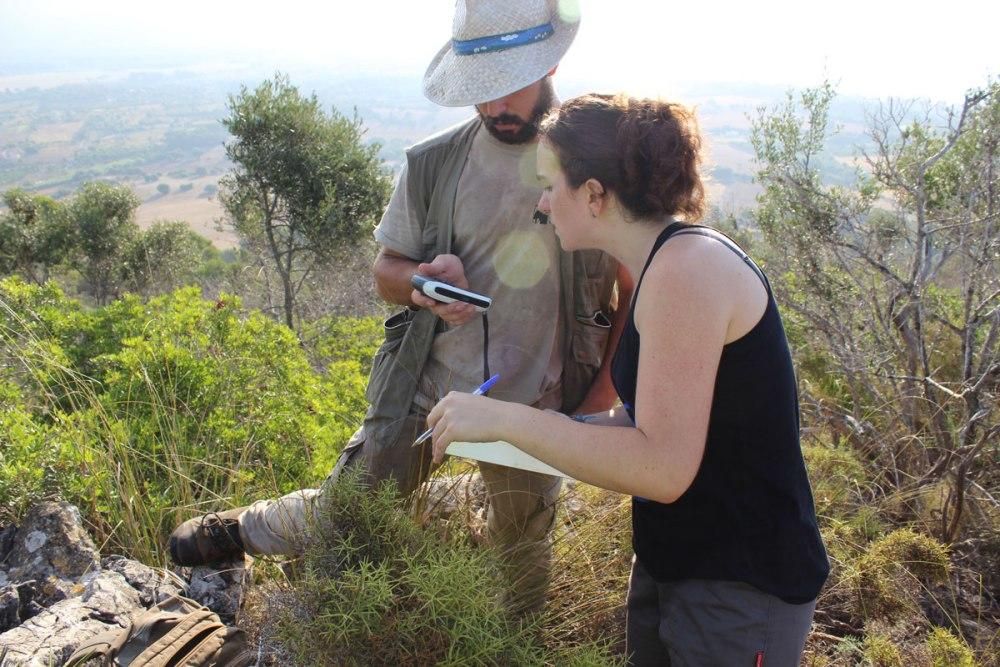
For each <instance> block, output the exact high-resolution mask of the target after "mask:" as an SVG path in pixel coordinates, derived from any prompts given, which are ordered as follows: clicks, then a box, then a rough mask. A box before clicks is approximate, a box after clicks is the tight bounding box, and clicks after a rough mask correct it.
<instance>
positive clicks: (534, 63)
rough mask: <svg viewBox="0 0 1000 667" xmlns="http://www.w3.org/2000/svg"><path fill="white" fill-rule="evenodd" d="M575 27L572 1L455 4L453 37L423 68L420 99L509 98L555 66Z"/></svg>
mask: <svg viewBox="0 0 1000 667" xmlns="http://www.w3.org/2000/svg"><path fill="white" fill-rule="evenodd" d="M560 5H562V11H560ZM579 25H580V15H579V11H578V10H577V3H576V2H575V1H574V0H458V2H457V3H456V5H455V20H454V23H453V24H452V39H451V41H449V42H448V43H447V44H445V45H444V48H442V49H441V50H440V51H438V54H437V55H436V56H434V60H432V61H431V64H430V66H429V67H428V68H427V72H426V73H425V74H424V95H426V96H427V98H428V99H429V100H431V101H432V102H436V103H438V104H440V105H442V106H446V107H464V106H470V105H473V104H480V103H482V102H489V101H491V100H496V99H499V98H501V97H504V96H506V95H509V94H510V93H513V92H514V91H517V90H520V89H521V88H524V87H525V86H527V85H529V84H532V83H534V82H535V81H538V80H539V79H541V78H543V77H544V76H545V75H546V74H547V73H548V72H549V70H551V69H552V68H553V67H555V66H556V65H558V64H559V60H560V59H561V58H562V57H563V55H564V54H565V53H566V50H567V49H569V45H570V44H571V43H572V42H573V38H574V37H575V36H576V30H577V28H578V27H579Z"/></svg>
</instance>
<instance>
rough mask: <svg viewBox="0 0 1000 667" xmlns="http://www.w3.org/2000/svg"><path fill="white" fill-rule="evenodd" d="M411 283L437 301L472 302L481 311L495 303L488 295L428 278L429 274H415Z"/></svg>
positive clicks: (414, 287)
mask: <svg viewBox="0 0 1000 667" xmlns="http://www.w3.org/2000/svg"><path fill="white" fill-rule="evenodd" d="M410 284H411V285H413V289H415V290H417V291H418V292H420V293H422V294H426V295H427V296H429V297H430V298H432V299H434V300H435V301H440V302H441V303H453V302H455V301H462V302H463V303H471V304H472V305H473V306H475V307H476V310H477V311H478V312H480V313H482V312H484V311H485V310H487V309H488V308H489V307H490V306H491V305H492V304H493V299H491V298H490V297H488V296H484V295H482V294H476V293H475V292H470V291H469V290H465V289H462V288H461V287H455V286H454V285H449V284H448V283H443V282H441V281H440V280H435V279H433V278H428V277H427V276H420V275H414V276H413V277H412V278H410Z"/></svg>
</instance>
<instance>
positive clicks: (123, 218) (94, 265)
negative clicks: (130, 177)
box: [66, 182, 139, 305]
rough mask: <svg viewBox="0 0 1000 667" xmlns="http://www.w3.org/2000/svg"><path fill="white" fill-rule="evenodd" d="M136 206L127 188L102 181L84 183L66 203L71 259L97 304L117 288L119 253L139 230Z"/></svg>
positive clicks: (136, 201) (113, 294)
mask: <svg viewBox="0 0 1000 667" xmlns="http://www.w3.org/2000/svg"><path fill="white" fill-rule="evenodd" d="M137 208H139V199H138V197H136V195H135V193H134V192H133V191H132V189H131V188H129V187H128V186H125V185H114V184H111V183H105V182H91V183H85V184H84V185H83V187H81V188H80V190H79V191H78V192H77V193H76V195H75V196H74V197H73V199H72V200H71V201H70V202H69V203H68V204H67V206H66V212H67V215H68V218H69V222H70V224H71V225H72V227H73V234H74V239H75V242H74V251H73V258H72V260H71V261H72V264H73V265H74V268H76V269H77V270H78V271H79V272H80V275H81V277H82V280H83V289H84V291H86V292H87V293H89V294H90V295H91V296H92V297H94V299H95V300H96V301H97V303H98V304H101V305H103V304H106V303H107V302H108V301H109V300H110V299H112V298H114V297H116V296H117V295H118V292H119V290H120V289H121V286H122V262H123V255H124V252H125V249H126V248H127V247H128V245H129V244H130V243H131V241H132V239H134V238H135V236H136V235H137V234H138V232H139V226H138V225H137V224H136V223H135V212H136V209H137Z"/></svg>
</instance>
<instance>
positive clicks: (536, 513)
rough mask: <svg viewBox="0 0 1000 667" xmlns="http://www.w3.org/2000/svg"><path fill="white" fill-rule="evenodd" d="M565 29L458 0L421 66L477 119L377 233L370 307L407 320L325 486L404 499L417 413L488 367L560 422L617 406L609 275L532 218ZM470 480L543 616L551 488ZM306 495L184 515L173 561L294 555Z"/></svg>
mask: <svg viewBox="0 0 1000 667" xmlns="http://www.w3.org/2000/svg"><path fill="white" fill-rule="evenodd" d="M577 27H578V22H577V20H576V19H575V18H574V19H573V20H564V19H563V18H562V17H561V16H560V13H559V11H558V2H557V0H488V1H487V0H479V1H477V2H471V1H468V0H459V2H458V5H457V7H456V15H455V21H454V25H453V36H454V38H453V39H452V40H451V41H450V42H449V43H448V44H446V45H445V47H444V48H443V49H441V51H440V52H439V53H438V54H437V56H436V57H435V58H434V60H433V61H432V62H431V64H430V67H429V68H428V70H427V73H426V75H425V77H424V92H425V94H426V95H427V97H428V98H429V99H431V100H432V101H434V102H436V103H438V104H441V105H445V106H469V105H474V106H475V107H476V110H477V112H478V113H477V115H476V117H474V118H473V119H471V120H470V121H468V122H466V123H463V124H461V125H459V126H456V127H454V128H451V129H449V130H445V131H444V132H442V133H440V134H438V135H435V136H433V137H431V138H429V139H427V140H425V141H423V142H421V143H419V144H417V145H416V146H413V147H411V148H410V149H409V150H408V151H407V162H406V166H405V167H404V169H403V171H402V172H401V174H400V178H399V180H398V182H397V184H396V188H395V191H394V193H393V195H392V198H391V200H390V203H389V206H388V208H387V209H386V211H385V214H384V216H383V218H382V221H381V222H380V223H379V225H378V227H377V228H376V230H375V238H376V240H377V241H378V242H379V244H380V252H379V254H378V257H377V258H376V260H375V265H374V276H375V283H376V287H377V289H378V291H379V294H381V295H382V297H383V298H385V299H386V300H387V301H390V302H392V303H396V304H399V305H403V306H406V307H407V308H406V309H405V310H403V311H402V312H400V313H398V314H396V315H394V316H393V317H391V318H389V320H387V321H386V341H385V343H384V344H383V345H382V348H381V349H380V350H379V352H378V354H377V355H376V358H375V360H374V362H373V371H372V376H371V379H370V382H369V387H368V392H367V397H368V400H369V402H370V404H371V405H370V408H369V410H368V413H367V415H366V417H365V422H364V424H363V425H362V427H361V429H359V430H358V432H357V433H356V434H355V435H354V437H353V438H352V439H351V441H350V442H349V443H348V444H347V446H346V447H345V449H344V451H343V453H342V454H341V457H340V460H339V462H338V464H337V466H336V468H335V469H334V471H333V473H332V474H331V475H330V477H329V478H328V479H327V481H326V482H325V484H334V483H336V480H337V479H338V477H339V474H340V472H341V471H342V470H343V469H344V468H345V467H348V466H354V465H362V466H363V467H364V469H365V471H366V473H367V475H368V479H370V480H372V481H373V482H377V481H380V480H383V479H389V478H392V479H393V480H395V482H396V484H397V486H398V488H399V490H400V492H401V493H403V494H409V493H411V492H412V491H413V490H414V489H415V488H416V487H417V486H418V485H419V484H420V483H422V482H423V481H424V480H425V479H426V478H427V475H428V474H429V472H430V452H431V443H430V442H429V441H428V442H426V443H425V444H424V445H423V446H422V447H412V446H411V445H412V444H413V442H414V439H415V438H416V437H417V435H418V434H419V433H421V432H422V431H423V430H424V429H425V417H426V415H427V413H428V412H429V411H430V409H431V408H432V407H433V406H434V404H435V403H436V402H437V401H438V400H439V399H440V398H441V397H442V396H444V395H445V394H446V393H447V392H448V391H450V390H460V391H471V390H473V389H474V388H475V387H476V386H478V385H479V384H480V382H482V380H483V379H484V374H485V373H486V371H487V370H491V371H492V372H493V373H498V374H499V375H500V378H501V379H500V382H499V383H498V384H497V385H496V387H495V388H494V389H493V390H492V391H491V394H490V395H491V396H493V397H495V398H500V399H503V400H510V401H517V402H520V403H524V404H527V405H534V406H537V407H541V408H549V409H553V410H560V411H563V412H566V413H568V414H572V413H575V412H580V413H589V412H597V411H601V410H607V409H608V408H610V407H611V405H612V404H613V403H614V401H615V398H616V396H615V393H614V389H613V388H612V386H611V383H610V376H609V374H608V372H607V368H606V364H607V363H609V361H610V360H609V356H610V355H608V354H606V352H607V350H608V349H610V346H611V345H612V344H613V341H614V339H615V336H614V335H610V336H609V333H610V332H611V329H612V328H613V327H612V325H611V321H610V319H609V318H610V317H614V318H615V320H616V325H618V326H616V327H614V328H615V329H616V330H617V329H620V328H621V324H623V321H622V322H619V320H623V315H624V313H625V312H626V311H627V308H621V309H618V310H616V311H613V310H612V309H611V304H612V301H613V287H614V281H615V276H616V271H617V265H616V263H615V262H614V261H613V260H612V259H611V258H610V257H609V256H607V255H604V254H602V253H599V252H595V251H587V252H578V253H572V254H569V253H564V252H562V251H561V249H560V247H559V241H558V239H557V238H556V236H555V233H554V231H553V229H552V226H551V225H549V224H547V218H546V217H545V216H544V215H543V214H541V213H540V212H539V211H538V210H537V208H536V204H537V202H538V199H539V196H540V194H541V188H540V186H539V184H538V183H537V180H536V177H535V148H536V145H537V138H536V134H537V131H538V123H539V121H540V120H541V118H542V116H543V115H544V114H545V113H546V112H547V111H548V110H549V109H550V108H551V107H552V105H553V104H554V101H555V98H554V93H553V90H552V83H551V75H552V73H553V72H554V71H555V68H556V66H557V65H558V63H559V60H560V59H561V58H562V56H563V55H564V54H565V52H566V50H567V49H568V48H569V45H570V43H571V42H572V40H573V38H574V36H575V34H576V30H577ZM414 274H420V275H425V276H430V277H433V278H436V279H438V280H441V281H444V282H447V283H450V284H452V285H455V286H458V287H463V288H469V289H472V290H474V291H477V292H480V293H483V294H486V295H489V296H490V297H492V298H493V306H492V307H491V309H490V311H489V320H488V323H487V320H486V319H485V318H483V320H482V326H478V324H477V322H475V320H476V319H477V318H476V312H475V310H474V308H473V307H472V306H470V305H468V304H463V303H452V304H441V303H438V302H436V301H434V300H433V299H430V298H428V297H427V296H425V295H423V294H420V293H418V292H416V291H415V290H413V289H412V287H411V286H410V278H411V277H412V276H413V275H414ZM620 282H621V283H622V284H621V285H620V292H621V293H620V294H619V295H618V297H619V298H621V299H623V303H626V304H627V302H628V301H627V299H628V296H629V295H628V292H627V289H630V286H626V285H625V284H624V283H625V282H626V281H624V280H622V281H620ZM616 313H618V314H620V315H616ZM487 325H488V330H487ZM487 341H488V344H487ZM602 361H603V362H605V363H604V364H602ZM480 470H481V472H482V475H483V479H484V481H485V484H486V487H487V492H488V495H489V510H488V518H487V525H488V533H489V537H490V539H491V541H492V542H493V544H494V545H496V546H497V547H498V548H500V549H501V551H502V553H503V554H504V555H505V557H506V560H507V562H508V564H509V572H508V574H509V576H510V577H511V580H512V581H511V583H512V586H511V591H512V596H511V597H510V599H509V600H508V603H509V605H510V607H511V608H512V610H514V611H518V612H524V611H530V610H536V609H538V608H540V607H541V606H542V603H543V602H544V594H545V585H546V582H547V579H548V573H549V561H550V558H551V542H550V532H551V528H552V525H553V523H554V519H555V500H556V497H557V495H558V493H559V487H560V481H559V478H557V477H550V476H547V475H541V474H538V473H532V472H527V471H523V470H517V469H512V468H506V467H503V466H498V465H492V464H486V463H482V464H480ZM321 498H322V491H321V490H320V491H315V490H304V491H298V492H295V493H292V494H289V495H287V496H285V497H283V498H281V499H279V500H277V501H273V500H267V501H259V502H257V503H255V504H254V505H252V506H250V507H249V508H240V509H236V510H230V511H228V512H222V513H219V514H210V515H208V516H206V517H200V518H195V519H192V520H190V521H188V522H186V523H184V524H182V525H181V526H180V527H179V528H178V529H177V530H175V531H174V533H173V535H171V538H170V551H171V556H172V557H173V559H174V560H175V561H176V562H178V563H179V564H192V565H193V564H197V563H203V562H208V561H212V560H220V559H223V558H226V557H231V556H233V555H238V554H240V553H242V552H243V551H246V552H249V553H259V554H291V553H296V552H297V551H298V550H299V549H300V548H301V536H302V534H303V532H304V530H306V527H307V525H308V523H309V521H310V520H312V519H313V518H314V516H315V513H316V512H317V511H319V509H320V508H321V507H322V503H321V502H317V501H319V500H321ZM333 520H334V521H335V520H336V517H333Z"/></svg>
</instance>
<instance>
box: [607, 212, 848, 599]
mask: <svg viewBox="0 0 1000 667" xmlns="http://www.w3.org/2000/svg"><path fill="white" fill-rule="evenodd" d="M680 233H683V234H700V235H705V236H709V237H711V238H714V239H717V240H718V241H720V242H722V243H724V244H725V245H726V246H727V247H729V248H730V249H731V250H733V252H735V253H737V254H738V255H739V256H740V257H742V258H743V260H744V261H745V262H746V263H747V264H748V265H749V266H750V267H751V268H752V269H753V270H754V271H755V272H756V273H757V275H758V276H759V277H760V279H761V281H762V282H763V283H764V287H765V288H766V289H767V296H768V298H767V308H766V309H765V311H764V315H763V316H762V317H761V319H760V321H759V322H758V323H757V324H756V325H755V326H754V327H753V329H751V330H750V331H749V332H748V333H747V334H746V335H745V336H743V337H742V338H739V339H738V340H735V341H733V342H731V343H729V344H727V345H725V346H724V347H723V348H722V356H721V358H720V360H719V370H718V374H717V376H716V380H715V392H714V395H713V397H712V408H711V414H710V417H709V424H708V437H707V440H706V443H705V453H704V456H703V458H702V461H701V465H700V466H699V468H698V472H697V474H696V476H695V479H694V481H693V482H692V483H691V486H690V487H689V488H688V489H687V491H686V492H685V493H684V494H683V495H682V496H681V497H680V498H678V499H677V500H676V501H675V502H673V503H670V504H663V503H658V502H654V501H651V500H646V499H644V498H638V497H636V498H633V500H632V544H633V547H634V549H635V553H636V556H637V558H638V559H639V561H640V562H641V563H642V565H643V567H645V568H646V570H647V571H648V572H649V573H650V574H651V575H652V576H653V578H654V579H656V580H657V581H664V582H666V581H677V580H680V579H715V580H723V581H741V582H744V583H747V584H750V585H752V586H754V587H756V588H758V589H760V590H762V591H764V592H766V593H770V594H772V595H775V596H777V597H779V598H781V599H782V600H784V601H786V602H789V603H792V604H800V603H803V602H809V601H811V600H813V599H815V598H816V596H817V595H818V593H819V590H820V588H821V587H822V586H823V582H824V581H825V580H826V577H827V574H829V570H830V566H829V563H828V561H827V557H826V551H825V549H824V547H823V542H822V539H821V538H820V534H819V528H818V526H817V524H816V513H815V509H814V507H813V499H812V492H811V491H810V489H809V480H808V478H807V477H806V469H805V464H804V463H803V460H802V452H801V449H800V447H799V408H798V393H797V389H796V384H795V374H794V369H793V367H792V359H791V354H790V353H789V350H788V342H787V340H786V338H785V331H784V328H783V327H782V324H781V318H780V316H779V315H778V307H777V304H776V303H775V301H774V295H773V294H772V292H771V287H770V284H769V283H768V282H767V278H765V277H764V274H763V273H762V272H761V271H760V269H759V268H757V266H756V264H754V263H753V261H752V260H751V259H750V258H749V257H747V256H746V254H745V253H744V252H743V251H742V250H741V249H740V248H739V247H738V246H737V245H736V244H735V243H733V242H732V241H731V240H729V239H728V238H727V237H725V236H723V235H722V234H720V233H718V232H715V231H712V230H709V229H708V228H705V227H700V226H695V225H686V224H683V223H673V224H671V225H670V226H668V227H667V228H666V229H664V230H663V232H662V233H661V234H660V236H659V237H658V238H657V239H656V243H655V244H654V245H653V250H652V252H650V254H649V258H648V259H647V260H646V266H645V267H644V268H643V271H642V276H640V277H639V282H638V284H637V285H636V290H635V296H634V297H633V300H632V304H633V305H632V307H631V308H630V311H629V316H628V321H627V323H626V325H625V329H624V331H623V332H622V336H621V340H620V342H619V343H618V349H617V351H616V352H615V357H614V361H613V363H612V367H611V368H612V370H611V374H612V379H613V381H614V385H615V389H616V390H617V392H618V396H619V397H620V398H621V400H622V403H623V404H624V405H625V408H626V410H627V411H628V413H629V416H631V417H632V419H633V421H634V420H635V413H634V408H633V406H634V404H635V390H636V377H637V372H638V364H639V332H638V330H637V329H636V327H635V312H634V308H635V302H636V300H637V298H638V294H639V290H640V289H641V288H642V287H643V284H642V278H643V276H645V274H646V269H647V268H649V263H650V262H651V261H652V259H653V256H654V255H655V254H656V252H657V250H659V249H660V247H661V246H662V245H663V244H664V243H665V242H666V241H667V240H668V239H669V238H670V237H671V236H673V235H675V234H680ZM657 287H658V286H657V285H649V286H647V289H657Z"/></svg>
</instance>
